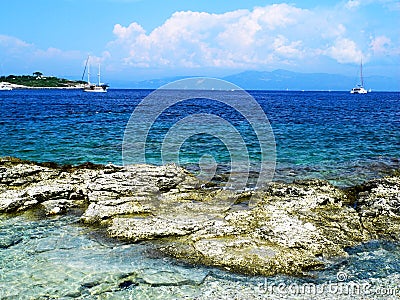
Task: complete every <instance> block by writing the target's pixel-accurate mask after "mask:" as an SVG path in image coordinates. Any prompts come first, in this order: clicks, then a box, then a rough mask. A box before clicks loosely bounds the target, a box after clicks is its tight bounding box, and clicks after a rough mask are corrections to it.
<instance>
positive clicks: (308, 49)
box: [108, 0, 378, 68]
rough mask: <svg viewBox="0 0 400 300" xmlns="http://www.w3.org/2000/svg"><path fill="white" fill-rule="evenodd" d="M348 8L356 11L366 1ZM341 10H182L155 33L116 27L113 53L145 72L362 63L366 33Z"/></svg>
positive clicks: (135, 26) (132, 26) (111, 45)
mask: <svg viewBox="0 0 400 300" xmlns="http://www.w3.org/2000/svg"><path fill="white" fill-rule="evenodd" d="M343 5H344V6H346V7H347V8H354V7H356V6H358V5H360V1H359V0H350V1H348V2H347V3H345V4H343ZM341 10H342V9H341ZM339 11H340V10H339V9H337V10H336V11H330V10H326V11H321V10H310V9H301V8H297V7H296V6H294V5H289V4H274V5H268V6H265V7H255V8H254V9H252V10H246V9H241V10H236V11H232V12H226V13H222V14H211V13H206V12H193V11H180V12H175V13H174V14H173V15H172V16H171V17H170V18H169V19H167V20H166V21H165V22H164V23H163V24H162V25H160V26H159V27H157V28H155V29H154V30H152V31H151V32H147V31H146V30H145V29H144V28H143V27H142V26H141V25H140V24H138V23H136V22H133V23H131V24H129V25H128V26H123V25H121V24H116V25H115V26H114V30H113V33H114V35H115V40H113V41H112V42H110V43H109V44H108V51H110V53H111V57H112V58H113V59H119V60H120V61H121V62H123V64H125V65H126V66H133V67H143V68H151V67H162V68H164V67H170V68H200V67H226V68H263V67H274V66H280V65H282V63H284V64H286V65H288V64H289V65H296V64H299V63H301V60H302V59H313V58H315V57H316V55H320V56H324V57H329V58H332V59H334V60H336V61H337V62H339V63H357V62H359V60H360V58H361V56H363V53H362V51H361V47H360V46H359V43H360V38H359V37H357V36H354V37H353V36H351V34H353V35H354V32H361V30H359V31H353V30H352V31H349V30H347V27H348V24H346V21H347V20H348V18H345V17H342V16H341V13H339ZM376 43H377V42H376ZM375 47H378V45H377V44H376V46H375Z"/></svg>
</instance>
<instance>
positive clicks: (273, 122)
mask: <svg viewBox="0 0 400 300" xmlns="http://www.w3.org/2000/svg"><path fill="white" fill-rule="evenodd" d="M178 92H179V91H173V90H172V91H168V93H171V94H173V93H178ZM151 93H152V91H151V90H113V89H110V90H109V91H108V92H107V93H104V94H97V93H83V92H82V91H78V90H13V91H2V92H0V128H1V130H0V156H14V157H18V158H22V159H28V160H33V161H40V162H43V161H53V162H57V163H60V164H80V163H84V162H87V161H89V162H93V163H101V164H107V163H113V164H117V165H122V164H123V163H124V161H123V156H122V147H123V142H124V133H125V130H126V127H127V124H128V121H129V119H130V118H131V115H132V113H133V112H134V110H135V108H137V107H138V105H139V103H140V102H141V101H142V100H143V99H145V98H146V97H148V96H149V95H150V94H151ZM218 93H219V95H220V97H226V98H229V97H232V91H219V92H218ZM248 93H249V95H250V96H251V97H252V98H254V100H255V101H256V102H257V103H258V104H259V106H260V107H261V109H262V111H263V112H264V113H265V115H266V117H267V118H268V120H269V124H270V128H271V129H272V133H273V143H274V146H275V147H276V148H275V149H276V153H275V155H276V166H275V173H274V177H273V180H277V181H286V182H291V181H293V180H295V179H305V178H320V179H326V180H328V181H330V182H331V183H333V184H335V185H337V186H340V187H347V186H351V185H353V184H359V183H362V182H363V181H365V180H368V179H372V178H376V177H381V176H384V175H388V174H391V173H392V172H393V170H395V169H398V168H399V167H400V93H397V92H390V93H389V92H372V93H368V94H366V95H351V94H350V93H349V92H327V91H326V92H307V91H304V92H302V91H248ZM162 101H163V99H160V105H161V104H162ZM242 104H243V103H242ZM244 106H245V105H244ZM194 114H202V115H211V114H212V115H216V116H218V118H220V119H221V120H225V121H228V122H229V123H230V124H233V126H234V127H235V128H236V130H237V133H238V134H239V135H240V136H242V138H243V140H244V142H245V145H246V147H247V151H248V157H249V159H250V161H251V163H253V164H254V165H255V166H257V163H259V162H260V161H261V160H262V157H261V153H260V152H261V151H260V149H261V147H260V144H259V143H258V142H257V137H258V136H257V134H254V132H252V127H251V126H250V124H249V122H247V120H246V118H244V117H243V116H241V115H240V114H238V113H237V112H235V111H234V110H233V109H232V107H229V106H227V105H224V104H223V103H221V102H218V101H212V100H210V99H207V97H204V96H199V97H194V98H193V99H188V100H187V101H183V102H179V103H176V104H174V105H173V106H170V107H168V109H167V110H165V111H164V112H163V114H161V115H159V116H158V117H157V118H156V119H155V120H154V122H153V124H152V126H151V128H150V130H149V132H148V136H147V138H146V142H147V145H146V149H145V160H146V162H147V163H152V164H162V163H165V161H163V159H162V153H161V152H162V147H163V141H165V139H166V137H167V135H168V130H169V129H170V128H172V126H173V125H174V124H176V123H177V122H179V121H180V120H184V119H185V118H187V117H188V116H191V115H194ZM221 122H222V121H221ZM222 124H225V123H222ZM179 151H180V152H179V155H178V156H179V162H180V164H181V165H182V166H184V167H186V168H188V169H189V170H191V171H193V172H196V171H197V170H198V169H199V168H200V167H201V166H199V160H200V161H201V159H202V158H204V157H205V155H206V157H208V158H209V157H212V160H213V161H215V162H216V163H217V165H218V169H217V172H220V173H224V172H229V163H230V159H232V156H231V153H230V149H229V147H227V146H226V145H225V144H224V140H223V139H221V138H216V137H215V136H212V135H210V134H208V133H204V132H203V133H202V132H197V133H196V135H193V136H191V137H187V138H185V139H184V140H182V141H181V145H180V147H179ZM207 155H208V156H207ZM77 220H78V219H77V218H76V217H74V216H68V217H57V218H54V219H46V220H42V219H38V218H35V217H33V216H32V215H30V214H29V213H26V214H22V215H19V216H7V215H1V214H0V230H1V231H0V239H1V238H2V239H10V238H11V239H12V238H15V237H16V236H18V243H17V244H16V245H15V246H13V247H10V248H7V249H0V298H1V299H3V298H7V297H8V299H22V298H24V299H45V298H46V297H47V298H46V299H48V298H50V299H53V298H62V299H64V298H65V299H72V298H79V297H81V298H79V299H122V298H120V297H124V298H131V299H181V298H185V297H186V299H195V298H196V297H197V299H203V298H206V299H212V297H213V295H214V296H215V297H218V295H225V296H226V297H227V298H226V299H230V298H229V295H230V293H231V292H232V293H236V292H237V291H242V292H243V293H244V294H243V296H240V294H238V295H239V296H238V298H237V299H253V298H251V297H252V296H251V295H258V296H259V297H257V296H254V299H263V298H262V297H264V296H265V297H266V298H265V299H267V296H266V295H267V294H266V293H265V290H263V287H265V284H266V283H271V282H272V283H276V284H279V283H282V282H285V283H291V284H294V283H295V284H299V285H300V284H302V283H304V282H305V281H304V279H298V278H287V277H282V276H276V277H271V278H267V279H265V278H253V277H252V278H250V277H245V276H239V275H235V274H230V273H226V272H224V271H221V270H215V269H213V268H205V267H202V266H185V265H181V264H178V263H177V262H174V261H172V260H168V259H165V258H152V257H148V256H146V255H145V254H143V253H145V252H146V246H145V245H126V244H121V243H119V242H117V241H107V242H105V241H104V240H103V241H99V240H98V239H97V238H94V237H93V236H92V235H91V234H90V233H88V230H86V229H85V228H83V227H81V226H80V225H78V224H76V222H77ZM116 253H118V255H119V256H118V255H116ZM399 255H400V250H399V246H398V245H394V244H390V243H386V242H380V241H374V242H371V243H368V244H366V245H362V246H360V247H356V248H354V249H349V258H348V259H347V260H346V261H344V262H341V263H340V264H338V265H337V266H333V267H332V269H329V270H325V271H323V272H321V273H318V274H316V277H315V278H317V279H315V278H314V279H313V280H314V281H312V282H314V283H315V284H320V283H321V282H325V281H326V280H327V279H331V280H333V279H334V278H336V277H335V276H336V274H337V272H338V271H341V272H346V274H347V275H346V276H349V278H350V279H349V280H353V281H357V280H358V281H360V282H365V281H368V282H371V280H372V281H373V284H375V286H376V285H377V286H378V287H379V286H382V287H385V286H386V285H387V284H389V283H390V284H393V282H395V283H396V282H397V283H396V285H397V286H398V283H399V277H400V275H399V274H400V265H399V263H398V261H399V260H398V258H399ZM129 268H134V269H135V270H139V271H138V272H139V273H140V274H142V275H141V276H142V277H146V276H147V277H149V276H150V277H151V276H153V277H154V276H155V275H154V274H156V275H157V274H158V273H160V274H164V273H165V272H167V273H168V274H179V276H180V278H184V279H185V280H183V281H182V282H183V283H182V285H179V284H176V282H175V281H174V282H175V283H173V284H171V282H168V280H166V281H167V282H166V283H165V284H163V283H162V282H161V283H160V284H157V285H153V286H152V285H146V284H144V285H139V286H138V287H135V291H133V290H132V289H127V290H119V291H109V292H107V293H106V294H103V295H102V296H95V295H94V294H93V295H92V294H91V293H89V292H87V291H86V292H82V287H85V285H84V284H82V282H83V281H84V279H85V278H86V279H87V277H88V276H89V275H88V274H90V276H93V277H96V278H98V277H101V276H111V275H110V274H115V273H116V272H122V273H123V272H128V271H127V269H129ZM113 272H114V273H113ZM163 272H164V273H163ZM204 274H207V275H204ZM160 276H161V275H160ZM202 276H204V278H203V277H202ZM193 278H200V279H198V280H197V279H196V280H195V279H193ZM186 279H188V280H186ZM189 279H190V280H189ZM87 280H89V281H90V280H91V279H87ZM324 280H325V281H324ZM188 282H189V283H188ZM205 284H208V286H205ZM218 291H219V292H220V294H218ZM85 293H86V294H85ZM213 293H214V294H213ZM246 293H248V294H246ZM398 294H400V291H399V292H398ZM78 295H81V296H78ZM82 295H86V296H82ZM205 295H208V296H209V298H207V297H208V296H207V297H206V296H205ZM233 295H235V294H233ZM246 295H247V296H246ZM260 295H261V296H260ZM376 295H378V294H375V296H376ZM275 296H276V297H275V298H277V299H278V298H279V297H278V296H282V295H275ZM291 296H293V299H308V298H307V297H304V296H299V295H296V294H294V295H291ZM375 296H374V297H372V298H371V299H374V298H379V297H378V296H376V297H375ZM386 296H387V295H386ZM63 297H64V298H63ZM268 297H269V296H268ZM332 298H334V299H336V298H335V297H333V296H332ZM386 298H390V297H383V298H382V299H386ZM279 299H280V298H279ZM282 299H285V297H283V298H282ZM360 299H362V298H360ZM379 299H380V298H379Z"/></svg>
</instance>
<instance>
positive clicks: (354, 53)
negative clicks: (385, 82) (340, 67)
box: [325, 38, 363, 63]
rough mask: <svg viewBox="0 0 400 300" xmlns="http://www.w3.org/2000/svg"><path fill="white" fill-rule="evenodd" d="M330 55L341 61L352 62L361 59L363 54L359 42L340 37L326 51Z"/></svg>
mask: <svg viewBox="0 0 400 300" xmlns="http://www.w3.org/2000/svg"><path fill="white" fill-rule="evenodd" d="M325 53H326V54H327V55H329V56H330V57H332V58H334V59H336V60H337V61H338V62H339V63H352V62H356V61H360V59H361V58H362V56H363V54H362V52H361V50H359V49H358V48H357V44H356V43H355V42H354V41H352V40H350V39H347V38H338V39H337V40H336V41H335V43H334V45H332V46H331V47H330V48H329V49H327V50H326V52H325Z"/></svg>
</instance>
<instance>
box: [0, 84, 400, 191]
mask: <svg viewBox="0 0 400 300" xmlns="http://www.w3.org/2000/svg"><path fill="white" fill-rule="evenodd" d="M150 92H151V91H148V90H110V91H109V92H108V93H106V94H103V95H92V94H90V93H82V92H81V91H65V90H61V91H57V90H15V91H11V92H4V93H1V94H0V126H1V129H2V130H1V131H0V141H1V142H0V155H2V156H6V155H7V156H16V157H20V158H26V159H31V160H35V161H55V162H58V163H70V164H78V163H83V162H86V161H91V162H94V163H108V162H112V163H115V164H122V157H121V149H122V141H123V136H124V131H125V127H126V125H127V122H128V120H129V118H130V116H131V114H132V112H133V111H134V109H135V107H136V106H137V105H138V103H139V102H140V101H141V100H142V99H143V98H144V97H146V96H147V95H149V93H150ZM171 93H174V91H171ZM221 93H223V92H221ZM226 95H227V96H226V97H230V94H229V92H226ZM250 95H251V96H253V97H254V99H255V100H256V101H257V102H258V103H259V104H260V105H261V107H262V109H263V110H264V111H265V113H266V115H267V117H268V119H269V122H270V124H271V127H272V130H273V134H274V138H275V142H276V155H277V166H276V173H275V180H289V181H290V180H293V179H296V178H307V177H317V178H323V179H328V180H330V181H331V182H333V183H335V184H338V185H342V186H346V185H351V184H354V183H359V182H361V181H363V180H365V179H369V178H372V177H375V176H381V175H382V174H386V173H387V172H390V170H391V169H393V168H398V167H399V165H400V160H399V159H400V101H399V98H400V97H399V93H378V92H376V93H369V94H367V95H351V94H349V93H347V92H268V91H250ZM160 101H162V99H160ZM199 113H204V114H214V115H217V116H219V117H221V118H223V119H224V120H227V121H229V122H230V123H232V124H234V126H235V128H237V130H238V131H239V132H240V133H241V136H242V137H243V138H244V140H245V142H246V145H247V149H248V151H249V156H250V158H251V160H252V161H253V162H254V163H255V164H256V163H257V161H259V160H260V154H259V144H258V143H257V140H256V137H255V136H254V133H253V131H252V130H251V128H249V125H248V123H247V122H246V120H245V119H244V118H243V117H241V116H240V114H238V113H236V112H235V111H234V110H233V109H231V108H230V107H228V106H226V105H222V104H221V103H218V102H216V101H210V100H207V99H192V100H188V101H185V102H181V103H179V104H176V105H174V106H171V107H169V108H168V109H167V110H166V111H165V112H164V113H163V114H162V115H161V116H160V117H159V118H158V119H157V120H155V121H154V124H153V126H152V128H151V131H150V132H149V134H148V138H147V141H148V142H149V143H148V144H147V147H146V157H147V162H149V163H155V164H160V163H162V161H161V154H160V151H161V145H162V142H163V139H164V137H165V134H166V133H167V132H168V130H169V128H171V126H172V125H173V124H174V123H175V122H176V121H178V120H181V119H182V118H184V117H186V116H190V115H193V114H199ZM207 153H209V154H211V155H213V157H214V158H215V160H216V161H217V162H218V163H219V165H220V166H221V169H222V170H224V169H227V168H228V169H229V166H227V164H229V161H230V157H229V151H227V149H226V147H224V145H223V143H221V141H220V140H218V139H217V138H212V137H211V136H209V135H205V134H203V135H198V136H193V137H192V138H190V139H187V140H186V141H185V143H183V145H182V147H181V153H180V154H181V156H180V159H181V160H180V162H181V163H182V165H188V166H189V167H192V168H193V166H194V167H195V166H196V165H197V164H198V161H199V157H201V155H203V154H207ZM224 166H225V167H224Z"/></svg>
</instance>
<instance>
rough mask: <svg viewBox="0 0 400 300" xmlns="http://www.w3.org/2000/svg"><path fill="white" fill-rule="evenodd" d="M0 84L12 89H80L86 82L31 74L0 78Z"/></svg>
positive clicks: (38, 73) (36, 73) (35, 73)
mask: <svg viewBox="0 0 400 300" xmlns="http://www.w3.org/2000/svg"><path fill="white" fill-rule="evenodd" d="M0 83H8V84H10V85H11V87H12V88H13V89H17V88H38V89H40V88H57V89H82V88H83V87H84V86H85V84H87V82H86V81H82V80H69V79H64V78H58V77H54V76H43V73H42V72H33V74H32V75H8V76H0Z"/></svg>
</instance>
